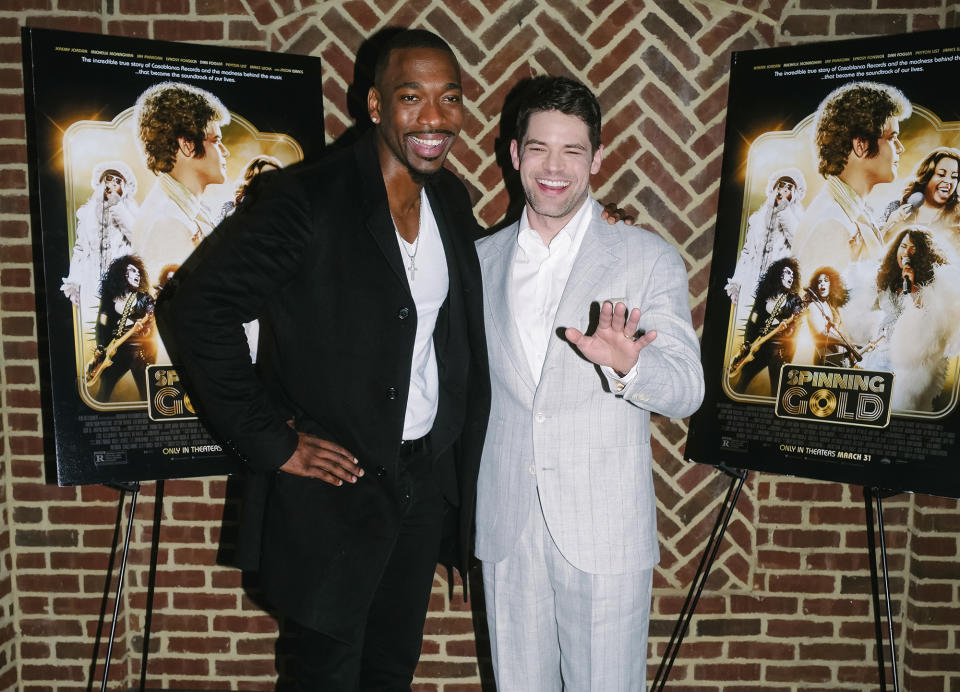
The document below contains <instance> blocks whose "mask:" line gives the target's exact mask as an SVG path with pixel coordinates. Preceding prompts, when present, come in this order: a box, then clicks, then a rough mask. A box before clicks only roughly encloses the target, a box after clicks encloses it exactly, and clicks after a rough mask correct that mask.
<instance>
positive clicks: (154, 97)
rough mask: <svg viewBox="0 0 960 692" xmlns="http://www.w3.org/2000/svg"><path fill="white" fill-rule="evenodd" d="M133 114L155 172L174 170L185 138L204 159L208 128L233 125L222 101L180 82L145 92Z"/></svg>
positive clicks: (144, 151) (151, 166) (147, 160)
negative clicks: (214, 124) (181, 140)
mask: <svg viewBox="0 0 960 692" xmlns="http://www.w3.org/2000/svg"><path fill="white" fill-rule="evenodd" d="M133 115H134V123H135V125H136V128H137V137H138V138H139V140H140V144H141V146H142V147H143V153H144V154H145V155H146V164H147V168H149V169H150V170H151V171H153V172H154V173H169V172H170V171H172V170H173V164H174V163H176V160H177V149H178V148H179V146H180V142H179V139H180V138H181V137H183V138H184V139H185V140H187V141H188V142H190V144H191V145H192V146H193V153H194V156H196V157H197V158H203V156H204V155H205V154H206V150H205V149H204V146H203V142H204V140H205V139H206V138H207V127H208V126H209V125H210V123H216V124H218V125H226V124H227V123H228V122H230V113H229V112H228V111H227V109H226V107H225V106H224V105H223V104H222V103H221V102H220V99H218V98H217V97H216V96H214V95H213V94H211V93H210V92H209V91H204V90H203V89H200V88H198V87H195V86H192V85H190V84H183V83H180V82H162V83H160V84H155V85H153V86H152V87H150V88H149V89H147V90H146V91H144V92H143V93H142V94H140V98H138V99H137V103H136V105H135V106H134V109H133Z"/></svg>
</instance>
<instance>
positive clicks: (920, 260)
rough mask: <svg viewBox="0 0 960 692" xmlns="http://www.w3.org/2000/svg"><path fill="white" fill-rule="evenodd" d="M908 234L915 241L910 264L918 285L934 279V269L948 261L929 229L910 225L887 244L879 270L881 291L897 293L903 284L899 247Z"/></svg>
mask: <svg viewBox="0 0 960 692" xmlns="http://www.w3.org/2000/svg"><path fill="white" fill-rule="evenodd" d="M907 235H909V236H910V240H912V241H913V247H914V251H913V256H912V257H911V258H910V266H911V267H913V277H914V283H915V284H916V285H917V286H925V285H926V284H928V283H930V282H931V281H933V270H934V269H935V268H936V267H938V266H940V265H941V264H945V263H946V259H944V257H943V255H941V254H940V251H939V249H938V248H937V246H936V244H935V243H934V242H933V236H932V235H930V233H929V231H926V230H924V229H923V227H922V226H908V227H907V228H904V229H903V230H902V231H900V232H899V233H898V234H897V237H896V238H894V239H893V240H892V241H891V242H890V244H889V245H888V246H887V254H886V255H885V256H884V258H883V262H882V263H881V264H880V270H879V271H878V272H877V288H878V289H879V290H880V291H890V292H891V293H896V292H897V291H898V290H900V288H901V286H903V270H902V269H901V268H900V264H899V263H898V262H897V248H899V247H900V243H902V242H903V239H904V237H905V236H907Z"/></svg>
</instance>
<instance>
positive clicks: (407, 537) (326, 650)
mask: <svg viewBox="0 0 960 692" xmlns="http://www.w3.org/2000/svg"><path fill="white" fill-rule="evenodd" d="M397 492H398V497H399V500H400V506H401V524H400V531H399V533H398V535H397V538H396V542H395V543H394V546H393V551H392V553H391V555H390V558H389V560H388V562H387V565H386V567H385V569H384V571H383V575H382V577H381V579H380V585H379V586H378V588H377V591H376V593H375V595H374V598H373V602H372V603H371V605H370V610H369V611H368V612H367V622H366V629H365V631H364V636H363V641H362V642H358V643H354V644H350V643H346V642H343V641H340V640H337V639H334V638H333V637H330V636H327V635H325V634H323V633H321V632H317V631H314V630H310V629H307V628H302V627H300V628H298V629H297V633H296V635H295V637H296V641H295V642H294V643H293V646H292V653H293V660H292V661H291V664H292V674H293V676H292V677H293V683H294V685H293V689H294V690H296V692H328V691H329V692H354V691H356V690H364V691H367V690H370V691H373V690H377V691H378V692H399V691H400V690H404V691H405V692H409V690H410V684H411V682H412V680H413V673H414V670H415V669H416V667H417V662H418V661H419V659H420V648H421V645H422V643H423V623H424V620H425V619H426V614H427V607H428V606H429V603H430V590H431V588H432V586H433V575H434V572H435V570H436V567H437V559H438V557H439V553H440V539H441V536H442V533H443V523H444V516H445V514H446V512H447V508H448V506H449V505H448V503H447V501H446V500H445V499H444V497H443V494H442V493H441V491H440V488H439V486H438V485H437V482H436V480H435V478H434V476H433V472H432V470H431V462H430V456H429V450H426V451H425V452H422V453H419V454H414V455H412V456H410V457H409V458H402V459H400V465H399V471H398V478H397Z"/></svg>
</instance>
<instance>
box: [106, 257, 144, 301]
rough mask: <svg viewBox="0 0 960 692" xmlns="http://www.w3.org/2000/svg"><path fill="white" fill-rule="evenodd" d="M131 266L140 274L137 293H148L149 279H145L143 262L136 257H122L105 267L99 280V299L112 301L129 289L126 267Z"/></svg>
mask: <svg viewBox="0 0 960 692" xmlns="http://www.w3.org/2000/svg"><path fill="white" fill-rule="evenodd" d="M130 264H132V265H133V266H135V267H136V268H137V270H138V271H139V272H140V285H139V286H137V291H139V292H140V293H149V291H150V279H149V278H148V277H147V270H146V269H144V267H143V260H141V259H140V258H139V257H137V256H136V255H123V256H122V257H117V259H115V260H113V261H112V262H111V263H110V266H109V267H107V271H105V272H104V273H103V277H102V278H101V280H100V297H101V298H103V299H108V300H109V299H113V298H118V297H120V296H122V295H123V294H124V293H126V292H127V291H128V290H129V289H130V284H128V283H127V265H130Z"/></svg>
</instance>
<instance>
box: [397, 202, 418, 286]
mask: <svg viewBox="0 0 960 692" xmlns="http://www.w3.org/2000/svg"><path fill="white" fill-rule="evenodd" d="M418 213H419V219H418V221H417V239H416V240H414V241H413V252H412V253H411V252H410V251H409V250H408V249H407V245H409V244H410V243H408V242H407V241H406V240H404V239H403V236H402V235H400V229H399V228H398V227H397V220H396V219H394V220H393V230H395V231H396V232H397V237H398V238H400V247H402V248H403V252H404V254H405V255H406V256H407V259H408V260H410V264H409V266H407V272H409V274H410V280H411V281H413V280H415V279H416V278H417V253H418V252H419V251H420V231H421V230H422V229H423V203H422V202H421V204H420V209H419V212H418Z"/></svg>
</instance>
